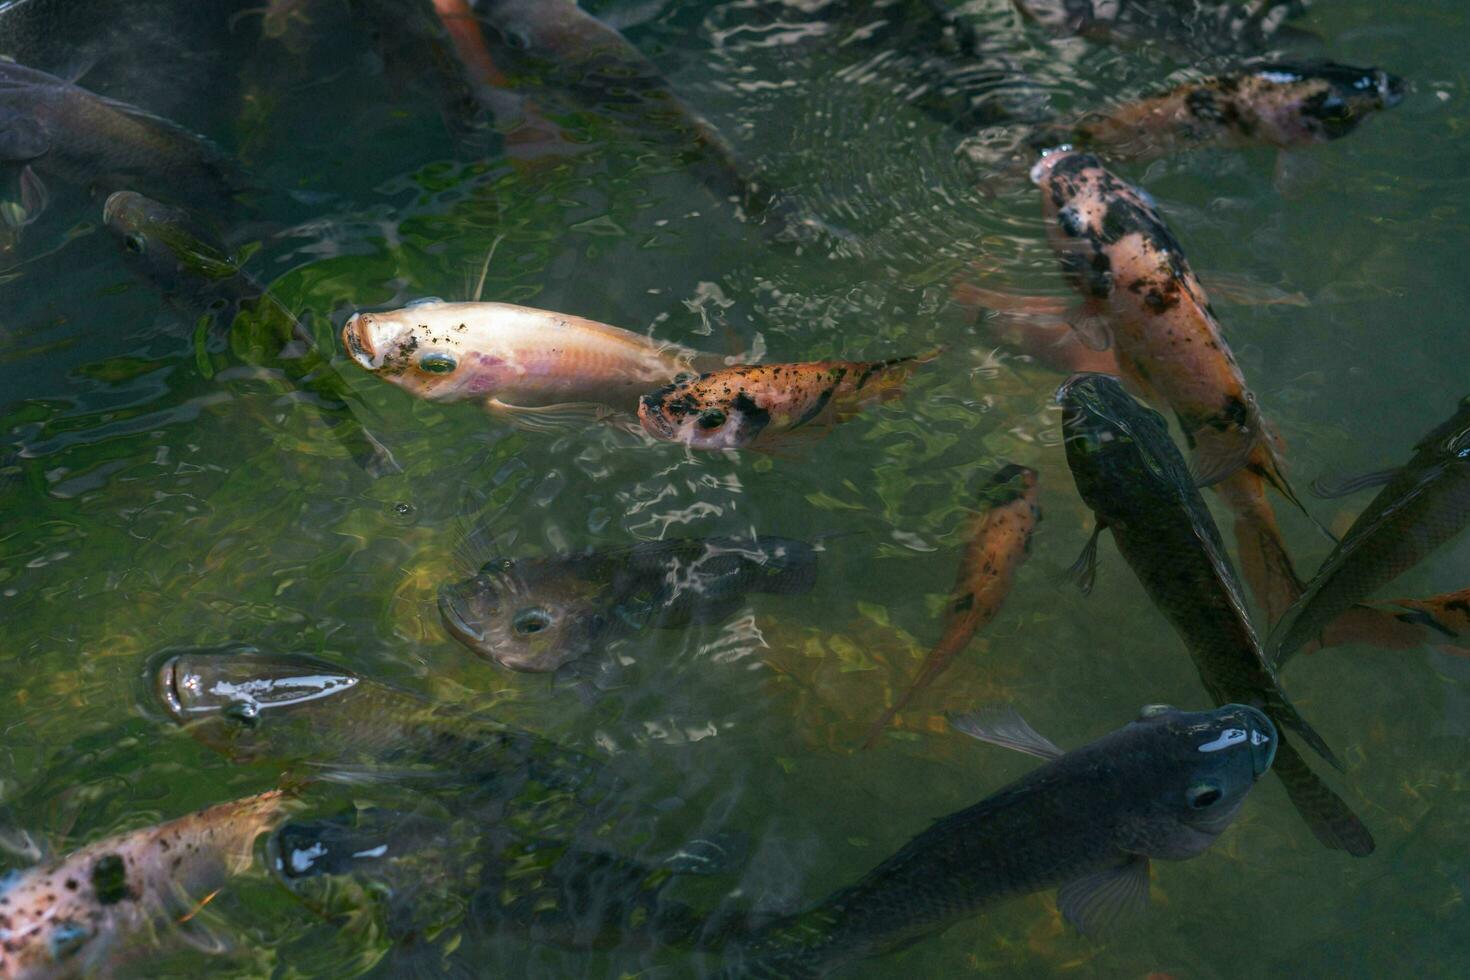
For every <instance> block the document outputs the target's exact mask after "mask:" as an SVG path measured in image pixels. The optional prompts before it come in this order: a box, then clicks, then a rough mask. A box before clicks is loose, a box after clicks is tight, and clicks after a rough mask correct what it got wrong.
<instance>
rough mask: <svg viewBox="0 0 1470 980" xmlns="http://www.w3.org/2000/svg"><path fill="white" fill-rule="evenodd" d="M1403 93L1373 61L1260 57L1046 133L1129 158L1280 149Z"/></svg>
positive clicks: (1316, 139) (1328, 132)
mask: <svg viewBox="0 0 1470 980" xmlns="http://www.w3.org/2000/svg"><path fill="white" fill-rule="evenodd" d="M1403 95H1404V85H1403V80H1402V79H1399V78H1397V77H1396V76H1394V75H1390V74H1389V73H1388V72H1385V71H1382V70H1380V69H1378V68H1354V67H1352V66H1349V65H1339V64H1334V63H1332V62H1319V63H1315V64H1314V63H1310V62H1305V63H1300V64H1298V63H1292V62H1263V63H1257V64H1252V65H1250V66H1248V67H1247V68H1245V69H1243V70H1241V71H1238V72H1233V73H1230V74H1225V75H1216V76H1212V77H1208V78H1201V79H1198V80H1196V81H1190V82H1185V83H1184V84H1182V85H1179V86H1177V87H1175V88H1173V89H1171V90H1170V91H1168V92H1165V93H1163V94H1160V95H1155V96H1151V97H1148V98H1145V99H1140V100H1138V101H1136V102H1129V103H1126V104H1124V105H1120V106H1116V107H1114V108H1112V109H1109V110H1105V111H1102V112H1095V113H1090V114H1088V115H1086V116H1084V117H1083V118H1082V119H1081V120H1080V121H1079V122H1078V123H1076V124H1075V125H1073V126H1071V127H1069V128H1068V129H1067V130H1065V131H1063V132H1059V131H1056V130H1051V131H1048V132H1047V133H1046V140H1047V145H1050V146H1055V145H1057V144H1058V143H1064V142H1065V143H1072V144H1074V145H1076V146H1078V147H1084V148H1087V149H1095V150H1098V151H1099V152H1104V153H1106V154H1108V155H1109V156H1112V157H1117V156H1126V157H1131V158H1134V159H1149V158H1152V157H1155V156H1161V155H1164V154H1167V153H1172V152H1176V151H1178V150H1186V149H1192V148H1195V147H1201V146H1257V145H1265V146H1273V147H1276V148H1278V149H1283V150H1285V149H1290V148H1293V147H1298V146H1307V145H1311V144H1314V143H1326V142H1328V141H1330V140H1335V139H1340V138H1342V137H1343V136H1346V135H1348V134H1349V133H1351V132H1352V131H1353V130H1355V129H1357V128H1358V126H1359V124H1361V123H1362V122H1363V120H1365V119H1366V118H1368V117H1369V116H1370V115H1372V114H1373V113H1375V112H1378V111H1379V110H1381V109H1386V108H1390V107H1392V106H1395V105H1398V104H1399V103H1400V102H1401V101H1403ZM1037 148H1038V149H1041V148H1042V147H1037Z"/></svg>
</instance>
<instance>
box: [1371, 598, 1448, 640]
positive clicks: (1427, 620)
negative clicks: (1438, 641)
mask: <svg viewBox="0 0 1470 980" xmlns="http://www.w3.org/2000/svg"><path fill="white" fill-rule="evenodd" d="M1375 605H1382V606H1398V607H1400V608H1401V609H1403V610H1405V611H1404V612H1400V613H1397V614H1396V616H1395V618H1397V619H1398V620H1400V621H1401V622H1405V623H1416V624H1418V625H1420V626H1427V627H1429V628H1430V629H1432V630H1435V631H1436V632H1438V633H1440V634H1441V635H1443V636H1447V637H1450V638H1451V639H1459V638H1470V589H1461V590H1460V591H1459V592H1448V593H1446V594H1444V595H1437V596H1431V597H1430V598H1428V599H1385V600H1384V601H1383V602H1381V603H1375Z"/></svg>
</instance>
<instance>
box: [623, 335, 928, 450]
mask: <svg viewBox="0 0 1470 980" xmlns="http://www.w3.org/2000/svg"><path fill="white" fill-rule="evenodd" d="M933 356H934V355H926V356H924V357H895V358H892V359H890V360H887V361H806V362H802V363H797V364H754V365H750V364H746V365H739V366H736V367H731V368H724V369H722V370H718V371H710V372H707V373H705V374H701V375H699V376H698V377H695V378H686V379H683V380H676V381H674V382H673V383H672V384H669V385H666V386H664V387H663V388H660V389H659V390H658V391H655V392H653V393H652V394H648V395H644V396H643V398H642V399H641V400H640V401H639V403H638V420H639V421H640V422H642V423H643V431H644V432H647V433H648V434H649V435H651V436H653V437H654V438H655V439H660V440H663V441H665V442H680V443H683V444H684V445H686V446H690V447H692V448H694V449H749V448H752V447H755V446H759V445H762V444H765V443H768V442H771V441H773V440H775V439H777V437H780V436H785V435H787V434H789V433H792V432H794V431H795V430H797V429H800V428H802V427H803V426H809V425H810V426H813V427H816V426H823V425H826V424H829V423H831V422H838V421H842V420H843V419H845V418H847V417H849V416H851V415H853V414H855V413H856V412H858V411H859V410H861V408H862V407H863V406H864V405H865V404H868V403H870V402H874V401H887V400H889V399H892V398H897V397H898V396H899V395H900V394H902V392H903V382H904V380H905V379H907V377H908V375H909V372H910V371H911V370H913V368H914V366H915V365H917V364H921V363H923V362H924V361H926V360H929V359H931V358H932V357H933Z"/></svg>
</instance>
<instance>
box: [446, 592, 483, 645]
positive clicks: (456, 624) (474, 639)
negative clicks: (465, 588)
mask: <svg viewBox="0 0 1470 980" xmlns="http://www.w3.org/2000/svg"><path fill="white" fill-rule="evenodd" d="M439 619H440V620H442V621H443V623H444V628H445V629H446V630H448V631H449V635H450V636H452V637H454V638H455V639H456V640H458V641H459V642H461V643H463V644H464V645H465V646H467V647H469V648H471V649H472V650H475V651H477V652H483V650H484V644H485V631H484V630H478V629H475V628H474V627H473V626H471V625H470V624H469V621H468V620H466V619H465V615H464V611H463V610H461V609H460V607H459V602H458V596H457V595H455V593H454V590H453V589H452V588H451V587H450V586H445V587H444V588H442V589H440V590H439Z"/></svg>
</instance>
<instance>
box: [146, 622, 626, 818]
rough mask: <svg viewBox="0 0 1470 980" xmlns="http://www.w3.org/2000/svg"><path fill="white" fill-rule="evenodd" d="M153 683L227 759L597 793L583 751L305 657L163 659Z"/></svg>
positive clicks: (509, 790)
mask: <svg viewBox="0 0 1470 980" xmlns="http://www.w3.org/2000/svg"><path fill="white" fill-rule="evenodd" d="M153 681H154V688H155V693H156V695H157V698H158V702H159V704H160V705H161V706H162V707H163V708H164V710H166V711H167V712H168V714H169V716H170V717H171V718H172V719H173V720H174V721H176V722H178V723H179V724H181V725H183V726H185V727H186V728H187V729H188V731H189V734H191V735H192V736H193V737H194V738H196V739H198V740H199V741H200V742H202V743H204V744H205V745H208V746H209V747H210V748H212V749H214V750H216V751H218V752H221V753H223V754H225V755H227V756H229V757H230V758H232V759H235V760H237V761H248V760H255V759H262V758H268V759H277V760H282V761H291V762H298V763H302V764H305V765H307V766H310V767H313V768H314V769H316V770H325V771H327V772H329V773H330V772H341V773H345V774H349V775H361V776H364V777H368V778H371V777H373V776H374V775H384V776H390V777H391V776H395V775H404V776H422V777H426V778H428V779H430V780H439V781H442V780H450V781H455V780H458V781H464V782H469V783H472V784H474V785H475V786H476V787H477V788H479V789H483V790H486V791H490V792H494V793H497V794H500V795H502V796H511V795H515V793H517V792H518V791H519V790H520V788H521V786H522V785H523V784H524V783H525V782H527V781H528V780H529V781H532V782H535V783H539V784H541V785H542V786H547V787H553V788H556V789H559V790H565V791H569V792H574V793H591V792H593V791H596V792H599V793H600V792H601V791H602V790H603V789H606V788H607V787H605V786H601V785H599V783H600V781H601V780H603V779H604V778H605V773H604V771H603V767H602V765H601V764H600V763H599V762H598V761H597V760H595V759H592V758H591V757H589V756H585V755H582V754H581V753H578V752H574V751H572V750H570V749H565V748H562V747H561V746H559V745H557V744H556V743H554V742H552V741H550V740H548V739H545V738H541V737H540V736H537V735H533V734H531V733H529V732H525V731H520V730H518V729H515V728H512V727H510V726H508V725H503V724H500V723H499V722H496V721H494V720H491V719H489V718H485V717H483V716H481V715H473V714H467V713H465V712H463V711H461V710H458V709H457V708H455V707H454V706H453V705H435V704H433V703H430V702H428V701H425V700H423V699H422V698H420V697H418V696H417V695H414V694H412V693H410V692H408V691H403V690H400V689H398V688H395V687H390V686H388V685H386V684H383V683H380V682H378V681H373V680H370V679H368V678H366V677H363V676H361V675H359V674H356V673H354V672H352V671H350V670H346V669H344V668H342V667H338V666H336V665H335V664H331V663H328V662H326V661H323V660H316V659H314V658H312V657H303V656H293V655H286V656H280V655H271V654H263V653H260V652H258V651H255V650H253V649H250V648H237V649H229V650H199V651H191V652H187V653H179V654H175V655H173V656H170V657H168V658H167V659H166V660H164V661H163V662H162V663H161V664H159V666H158V667H157V669H156V671H155V673H154V677H153ZM608 782H609V784H611V782H612V781H611V780H610V779H609V780H608Z"/></svg>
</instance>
